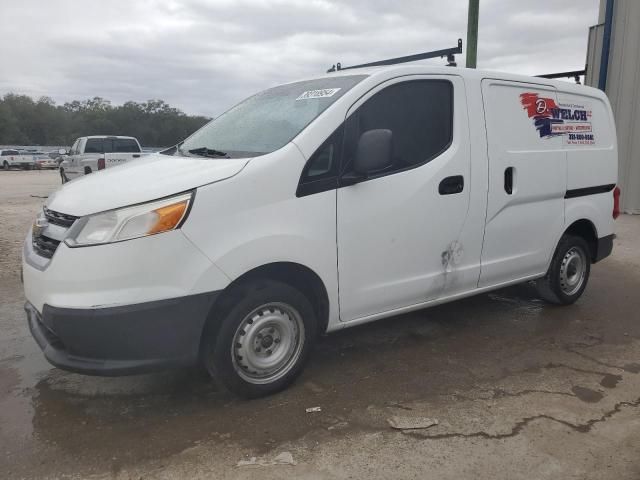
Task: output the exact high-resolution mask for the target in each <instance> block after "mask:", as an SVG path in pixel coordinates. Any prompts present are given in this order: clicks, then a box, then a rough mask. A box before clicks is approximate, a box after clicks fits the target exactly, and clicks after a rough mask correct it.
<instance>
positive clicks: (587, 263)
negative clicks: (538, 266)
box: [536, 235, 591, 305]
mask: <svg viewBox="0 0 640 480" xmlns="http://www.w3.org/2000/svg"><path fill="white" fill-rule="evenodd" d="M578 259H580V260H578ZM578 264H579V267H577V266H576V265H578ZM590 273H591V252H590V250H589V245H588V244H587V242H586V241H585V240H584V239H583V238H582V237H576V236H574V235H563V236H562V238H561V239H560V241H559V242H558V246H557V247H556V251H555V253H554V254H553V258H552V259H551V265H550V266H549V270H548V271H547V274H546V275H545V276H544V277H543V278H541V279H539V280H537V281H536V287H537V290H538V294H539V295H540V296H541V297H542V298H543V299H544V300H546V301H547V302H549V303H554V304H557V305H570V304H572V303H574V302H575V301H576V300H578V299H579V298H580V297H581V296H582V293H583V292H584V289H585V288H586V287H587V283H588V282H589V274H590ZM572 278H573V279H575V280H574V281H572Z"/></svg>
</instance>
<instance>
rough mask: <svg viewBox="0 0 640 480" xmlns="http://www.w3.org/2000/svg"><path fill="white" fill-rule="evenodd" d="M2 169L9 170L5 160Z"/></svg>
mask: <svg viewBox="0 0 640 480" xmlns="http://www.w3.org/2000/svg"><path fill="white" fill-rule="evenodd" d="M2 168H3V169H5V170H9V163H8V162H7V161H6V160H5V161H4V163H3V164H2Z"/></svg>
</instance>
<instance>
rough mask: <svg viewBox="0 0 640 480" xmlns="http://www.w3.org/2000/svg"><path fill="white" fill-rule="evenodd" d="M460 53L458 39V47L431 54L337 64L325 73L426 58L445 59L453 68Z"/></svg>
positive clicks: (460, 43) (460, 41) (460, 48)
mask: <svg viewBox="0 0 640 480" xmlns="http://www.w3.org/2000/svg"><path fill="white" fill-rule="evenodd" d="M457 53H462V39H461V38H459V39H458V46H457V47H453V48H444V49H442V50H434V51H433V52H424V53H416V54H415V55H407V56H405V57H396V58H389V59H388V60H379V61H377V62H370V63H362V64H360V65H352V66H350V67H343V66H342V65H341V64H340V63H339V62H338V63H336V64H335V65H333V66H332V67H331V68H330V69H329V70H327V73H331V72H337V71H340V70H351V69H353V68H365V67H380V66H383V65H396V64H398V63H407V62H417V61H418V60H426V59H427V58H437V57H440V58H442V57H447V62H448V63H447V66H448V67H455V66H457V64H456V59H455V57H454V55H455V54H457Z"/></svg>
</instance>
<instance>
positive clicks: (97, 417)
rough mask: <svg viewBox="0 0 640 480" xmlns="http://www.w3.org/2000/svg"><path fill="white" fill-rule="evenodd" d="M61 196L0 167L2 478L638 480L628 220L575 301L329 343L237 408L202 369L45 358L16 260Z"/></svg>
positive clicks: (477, 304) (396, 321)
mask: <svg viewBox="0 0 640 480" xmlns="http://www.w3.org/2000/svg"><path fill="white" fill-rule="evenodd" d="M58 185H59V177H58V174H57V172H55V171H53V172H51V171H49V172H47V171H31V172H18V171H16V172H14V171H9V172H0V225H1V226H2V228H0V262H1V263H0V298H1V303H0V329H1V331H2V335H0V478H3V479H4V478H11V479H13V478H59V477H63V478H100V479H102V478H105V479H106V478H117V479H130V478H135V479H139V478H161V479H165V478H166V479H178V478H189V479H199V478H203V479H204V478H207V479H209V478H256V477H260V478H263V479H271V478H308V479H320V478H323V479H324V478H329V479H343V478H365V477H366V478H368V479H371V480H373V479H389V478H420V479H424V478H438V479H462V478H473V479H485V478H486V479H489V478H490V479H509V480H514V479H520V478H522V479H525V478H526V479H533V478H535V479H547V478H548V479H571V478H575V479H638V478H640V415H638V413H639V409H638V405H640V375H639V374H640V322H639V320H640V313H639V312H640V295H639V292H640V244H639V243H638V240H637V239H638V238H639V237H640V217H630V216H623V217H622V218H620V219H619V220H618V224H617V228H618V234H619V237H618V239H617V240H616V244H615V247H614V255H613V256H612V257H610V258H608V259H606V260H605V261H603V262H602V263H600V264H598V265H596V266H595V267H594V268H593V270H592V277H591V282H590V285H589V287H588V288H587V291H586V294H585V295H584V296H583V298H582V299H581V300H580V301H579V302H578V303H577V304H576V305H573V306H571V307H563V308H562V307H552V306H548V305H546V304H544V303H542V302H540V301H539V300H537V299H536V297H535V295H534V292H533V290H532V289H531V287H530V286H529V285H523V286H519V287H514V288H509V289H505V290H501V291H498V292H494V293H490V294H485V295H479V296H476V297H474V298H469V299H466V300H463V301H459V302H456V303H452V304H449V305H443V306H440V307H436V308H432V309H430V310H424V311H420V312H416V313H412V314H409V315H404V316H400V317H395V318H391V319H388V320H386V321H382V322H378V323H375V324H371V325H365V326H362V327H358V328H354V329H350V330H347V331H344V332H339V333H336V334H333V335H330V336H328V337H326V338H323V339H322V340H321V342H320V344H319V345H318V347H317V348H316V350H315V352H314V354H313V355H312V358H311V361H310V364H309V366H308V368H307V369H306V371H305V372H304V374H303V376H302V377H301V378H300V380H299V381H298V382H297V383H296V384H295V385H294V386H293V387H292V388H290V389H289V390H287V391H285V392H282V393H281V394H278V395H275V396H272V397H270V398H266V399H260V400H254V401H241V400H238V399H236V398H234V397H232V396H231V395H229V394H227V393H225V392H220V391H216V390H215V389H214V387H213V386H212V384H211V383H210V382H209V381H208V380H207V379H206V378H205V377H204V376H203V375H202V374H201V373H200V372H199V371H196V370H180V371H173V372H166V373H161V374H153V375H141V376H135V377H124V378H95V377H86V376H81V375H76V374H71V373H67V372H64V371H60V370H58V369H55V368H53V367H51V366H50V365H49V364H48V363H46V361H45V360H44V359H43V357H42V354H41V352H40V351H39V349H38V347H37V345H36V344H35V342H34V341H33V339H32V338H31V337H30V335H29V332H28V328H27V326H26V323H25V317H24V312H23V311H22V305H23V302H24V297H23V294H22V288H21V285H20V249H21V243H22V240H23V238H24V235H25V233H26V231H27V230H28V228H29V225H30V223H31V222H32V220H33V218H34V216H35V214H36V212H37V211H38V209H39V208H40V205H41V203H42V201H43V199H42V198H41V197H44V196H46V195H47V194H49V193H50V192H51V191H53V190H54V189H55V188H57V187H58ZM316 406H317V407H321V411H319V412H313V413H307V412H306V411H305V409H306V408H308V407H316ZM392 416H399V417H410V418H411V419H413V420H415V419H416V418H420V417H428V418H430V419H437V421H438V424H437V425H434V426H431V427H429V428H425V429H419V430H404V431H402V430H394V429H392V428H391V427H390V426H389V424H388V422H387V420H388V419H389V418H390V417H392ZM254 457H255V458H254ZM242 461H245V462H246V463H247V464H242V463H241V465H240V466H238V462H242ZM282 462H284V464H279V463H282ZM290 463H294V464H295V465H292V464H290Z"/></svg>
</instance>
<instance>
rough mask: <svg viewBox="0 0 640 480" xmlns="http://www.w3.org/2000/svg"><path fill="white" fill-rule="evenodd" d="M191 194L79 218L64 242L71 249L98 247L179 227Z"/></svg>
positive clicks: (187, 207)
mask: <svg viewBox="0 0 640 480" xmlns="http://www.w3.org/2000/svg"><path fill="white" fill-rule="evenodd" d="M192 197H193V193H185V194H182V195H177V196H175V197H170V198H166V199H164V200H157V201H155V202H149V203H143V204H141V205H134V206H132V207H124V208H119V209H117V210H109V211H107V212H102V213H96V214H95V215H87V216H86V217H82V218H80V219H79V220H78V221H77V222H76V223H75V224H74V225H73V227H71V229H70V230H69V234H68V236H67V238H66V239H65V243H66V244H67V245H68V246H70V247H84V246H87V245H101V244H104V243H111V242H119V241H122V240H131V239H132V238H138V237H146V236H147V235H155V234H156V233H162V232H167V231H169V230H174V229H175V228H177V227H179V226H180V224H181V223H182V221H183V220H184V218H185V216H186V214H187V210H188V209H189V204H190V203H191V199H192Z"/></svg>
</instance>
